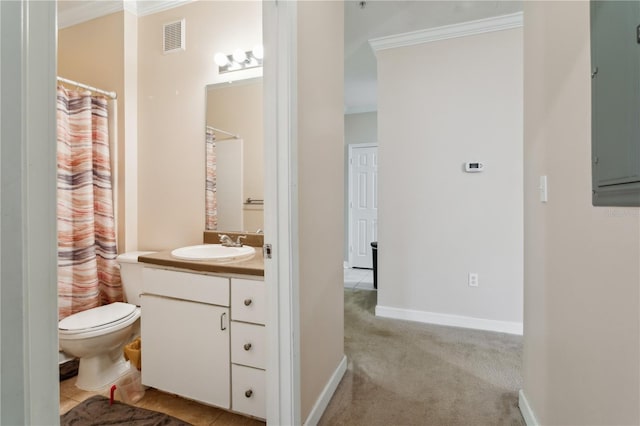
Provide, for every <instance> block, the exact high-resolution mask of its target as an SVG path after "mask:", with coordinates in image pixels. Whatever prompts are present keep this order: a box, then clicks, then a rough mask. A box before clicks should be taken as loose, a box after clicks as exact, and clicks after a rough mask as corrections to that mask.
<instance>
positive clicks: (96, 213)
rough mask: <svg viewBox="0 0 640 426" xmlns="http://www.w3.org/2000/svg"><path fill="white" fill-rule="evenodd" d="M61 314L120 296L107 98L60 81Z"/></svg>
mask: <svg viewBox="0 0 640 426" xmlns="http://www.w3.org/2000/svg"><path fill="white" fill-rule="evenodd" d="M57 118H58V142H57V143H58V177H57V185H58V190H57V199H58V207H57V215H58V317H59V319H62V318H64V317H66V316H69V315H71V314H73V313H76V312H80V311H84V310H86V309H90V308H93V307H96V306H100V305H102V304H107V303H111V302H117V301H122V300H123V296H122V285H121V282H120V271H119V269H118V267H117V263H116V256H117V250H116V231H115V222H114V211H113V190H112V183H111V159H110V152H109V149H110V148H109V131H108V114H107V100H106V99H105V98H103V97H97V96H91V93H90V92H75V91H70V90H67V89H66V88H64V87H62V86H59V87H58V95H57Z"/></svg>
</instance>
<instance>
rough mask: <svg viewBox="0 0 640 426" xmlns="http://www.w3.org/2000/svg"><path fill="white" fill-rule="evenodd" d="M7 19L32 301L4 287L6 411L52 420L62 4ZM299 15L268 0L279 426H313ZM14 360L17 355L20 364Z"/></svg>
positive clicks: (25, 292) (268, 205)
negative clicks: (299, 140) (301, 218)
mask: <svg viewBox="0 0 640 426" xmlns="http://www.w3.org/2000/svg"><path fill="white" fill-rule="evenodd" d="M0 20H1V22H2V24H3V25H2V34H3V35H4V34H11V35H13V36H15V37H13V38H11V39H10V40H13V41H8V42H7V44H6V45H5V44H4V43H3V47H5V48H6V49H7V50H4V49H2V51H1V53H2V64H1V66H2V74H1V76H2V77H3V78H5V79H7V78H13V81H14V82H18V83H17V84H15V87H17V90H15V91H11V93H4V92H3V103H4V102H5V101H6V102H10V103H12V104H14V105H20V109H19V113H18V117H19V120H18V121H17V122H16V121H14V123H13V125H10V126H7V128H4V124H9V123H10V120H9V117H8V115H5V114H6V112H7V109H2V110H1V111H0V114H2V115H0V118H2V123H3V132H2V134H1V138H0V144H1V145H0V146H2V151H3V153H4V151H5V147H9V146H11V145H12V144H13V146H15V145H16V141H18V142H17V144H18V146H19V151H20V152H21V153H22V158H21V159H15V158H11V159H9V158H6V157H4V156H3V158H2V159H0V167H1V170H2V175H3V176H5V174H6V173H10V174H11V176H13V175H16V177H17V179H18V182H17V185H15V186H14V189H13V190H11V191H9V190H7V188H5V186H4V184H5V181H3V190H2V193H1V196H0V200H1V201H2V206H6V205H12V203H10V202H13V201H15V200H14V198H16V197H17V199H19V200H22V202H21V203H18V205H16V206H15V207H16V208H19V209H20V211H21V213H23V214H22V215H21V214H16V215H13V214H11V215H9V217H4V215H3V220H2V223H1V225H2V226H1V227H0V232H2V234H1V235H0V236H1V237H2V238H1V239H2V248H3V250H2V253H1V254H2V257H1V259H2V262H1V266H2V270H1V272H2V277H3V279H4V278H7V279H11V280H12V281H14V282H16V285H15V286H14V290H13V291H11V295H13V296H19V295H21V296H20V297H19V298H18V300H20V301H21V303H16V300H11V299H10V298H7V297H5V296H6V295H5V286H4V285H3V287H2V292H0V296H2V297H0V303H1V307H2V314H3V318H5V319H10V321H8V323H11V324H12V326H11V329H13V330H16V332H17V334H16V333H4V330H3V333H1V336H0V339H1V340H0V342H1V343H2V346H3V347H7V348H14V351H13V352H16V354H12V353H9V354H5V353H4V352H3V356H2V358H0V361H1V362H2V365H5V363H9V362H11V363H19V365H15V366H13V367H14V368H12V370H13V371H15V374H13V375H11V376H10V377H6V378H5V377H3V378H2V381H1V382H0V387H2V389H5V388H10V389H13V392H2V398H0V408H1V409H2V410H1V412H2V418H3V419H6V420H7V422H10V423H22V424H49V423H55V421H57V419H58V416H59V394H58V385H57V382H58V377H57V375H58V372H57V369H54V366H55V365H57V358H58V354H57V351H58V345H57V342H58V339H57V337H58V333H57V297H56V296H55V294H56V292H57V290H56V289H57V287H56V280H55V276H56V267H57V259H56V256H55V254H56V247H57V243H56V240H57V234H56V220H55V209H56V201H55V200H56V188H55V179H52V178H51V176H55V168H56V156H55V155H56V154H55V152H56V150H55V140H56V121H55V115H56V114H55V111H56V107H55V87H56V84H55V82H56V69H57V64H56V63H57V60H56V40H57V34H56V32H57V24H56V22H57V13H56V3H55V2H31V1H27V0H22V1H20V2H6V3H5V2H2V5H1V6H0ZM296 21H297V6H296V3H295V2H278V1H277V0H265V1H264V2H263V34H264V41H265V43H264V44H265V50H266V52H267V58H269V57H270V58H272V59H271V60H269V59H267V60H265V68H264V71H265V73H264V79H265V80H264V81H265V105H269V106H270V107H274V108H265V111H266V112H265V118H266V121H265V160H266V161H265V163H266V164H265V225H266V226H265V228H267V232H266V233H265V242H266V243H267V244H271V245H272V247H273V258H272V259H270V260H267V261H266V262H265V285H266V286H267V294H268V299H269V303H270V304H271V306H273V309H270V311H269V324H270V326H268V327H267V335H268V339H269V348H268V359H269V361H268V367H267V368H268V370H267V380H268V389H267V421H268V423H270V424H301V419H300V417H301V414H300V408H301V407H300V361H299V359H300V348H299V335H300V333H299V322H300V321H299V312H298V308H297V306H298V305H299V304H298V303H297V302H298V250H297V246H298V244H297V238H298V228H297V211H298V203H297V195H296V190H297V156H296V150H295V146H296V138H295V136H296V130H297V120H296V111H297V109H296V106H297V102H296V99H297V98H296V87H297V80H296V70H297V62H296V39H297V27H296ZM3 40H4V37H3ZM11 64H13V65H15V66H16V67H18V68H17V72H16V71H15V70H13V69H10V66H11ZM5 67H6V68H5ZM23 67H24V69H23ZM5 76H7V77H5ZM3 81H4V80H3ZM3 86H4V85H3ZM12 117H13V116H12ZM13 118H15V117H13ZM5 121H7V123H5ZM43 154H44V155H43ZM14 205H15V204H14ZM36 306H37V307H38V309H33V308H34V307H36ZM29 307H30V308H31V309H29ZM14 334H15V335H14ZM16 339H17V340H16ZM6 355H11V356H10V359H11V361H7V358H8V357H7V356H6ZM13 355H17V356H13ZM9 365H13V364H6V366H7V368H8V367H9ZM15 367H17V368H15Z"/></svg>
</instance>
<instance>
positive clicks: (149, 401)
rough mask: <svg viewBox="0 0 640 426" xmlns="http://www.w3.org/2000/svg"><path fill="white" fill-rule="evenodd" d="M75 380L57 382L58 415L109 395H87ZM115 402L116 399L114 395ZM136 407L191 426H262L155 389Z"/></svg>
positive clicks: (262, 425) (99, 393)
mask: <svg viewBox="0 0 640 426" xmlns="http://www.w3.org/2000/svg"><path fill="white" fill-rule="evenodd" d="M75 382H76V378H75V377H72V378H70V379H67V380H65V381H62V382H60V414H64V413H66V412H67V411H69V410H70V409H72V408H73V407H75V406H76V405H78V404H79V403H80V402H82V401H84V400H85V399H88V398H90V397H92V396H94V395H102V396H106V397H108V396H109V391H105V392H89V391H84V390H82V389H78V388H77V387H76V386H75ZM116 399H119V397H118V393H117V392H116ZM134 405H136V406H137V407H140V408H146V409H148V410H153V411H160V412H162V413H166V414H168V415H170V416H173V417H176V418H178V419H180V420H183V421H185V422H187V423H191V424H192V425H194V426H227V425H229V426H236V425H238V426H240V425H242V426H264V424H265V423H264V422H261V421H259V420H256V419H252V418H249V417H244V416H241V415H238V414H234V413H230V412H228V411H224V410H221V409H219V408H215V407H210V406H208V405H203V404H199V403H197V402H195V401H191V400H188V399H184V398H180V397H179V396H176V395H171V394H168V393H165V392H161V391H159V390H156V389H147V391H146V392H145V394H144V397H143V398H142V399H141V400H140V401H138V402H137V403H136V404H134Z"/></svg>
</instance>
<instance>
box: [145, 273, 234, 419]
mask: <svg viewBox="0 0 640 426" xmlns="http://www.w3.org/2000/svg"><path fill="white" fill-rule="evenodd" d="M142 312H143V313H142V320H141V335H142V341H143V343H142V344H143V348H142V383H143V384H145V385H147V386H151V387H154V388H157V389H160V390H164V391H167V392H171V393H175V394H177V395H181V396H184V397H186V398H190V399H194V400H196V401H201V402H204V403H207V404H211V405H216V406H218V407H222V408H226V409H229V408H231V395H230V382H231V371H230V370H231V367H230V359H229V358H230V357H229V333H230V330H229V278H223V277H216V276H211V275H205V274H197V273H190V272H178V271H173V270H165V269H156V268H147V267H145V268H144V269H143V295H142Z"/></svg>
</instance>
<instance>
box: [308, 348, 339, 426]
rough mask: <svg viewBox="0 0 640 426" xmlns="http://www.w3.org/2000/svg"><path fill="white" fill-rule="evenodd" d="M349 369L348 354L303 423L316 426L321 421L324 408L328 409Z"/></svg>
mask: <svg viewBox="0 0 640 426" xmlns="http://www.w3.org/2000/svg"><path fill="white" fill-rule="evenodd" d="M346 371H347V356H346V355H343V356H342V360H341V361H340V364H338V368H336V370H335V371H334V372H333V374H332V375H331V378H330V379H329V381H328V382H327V384H326V385H325V387H324V389H323V390H322V392H321V393H320V396H319V397H318V399H317V400H316V403H315V404H314V405H313V408H312V409H311V412H310V413H309V416H308V417H307V420H305V422H304V423H303V424H304V425H305V426H316V425H317V424H318V422H319V421H320V417H322V415H323V414H324V410H326V409H327V405H329V401H331V397H333V394H334V393H335V391H336V389H337V388H338V385H339V384H340V380H342V377H343V376H344V373H345V372H346Z"/></svg>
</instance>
